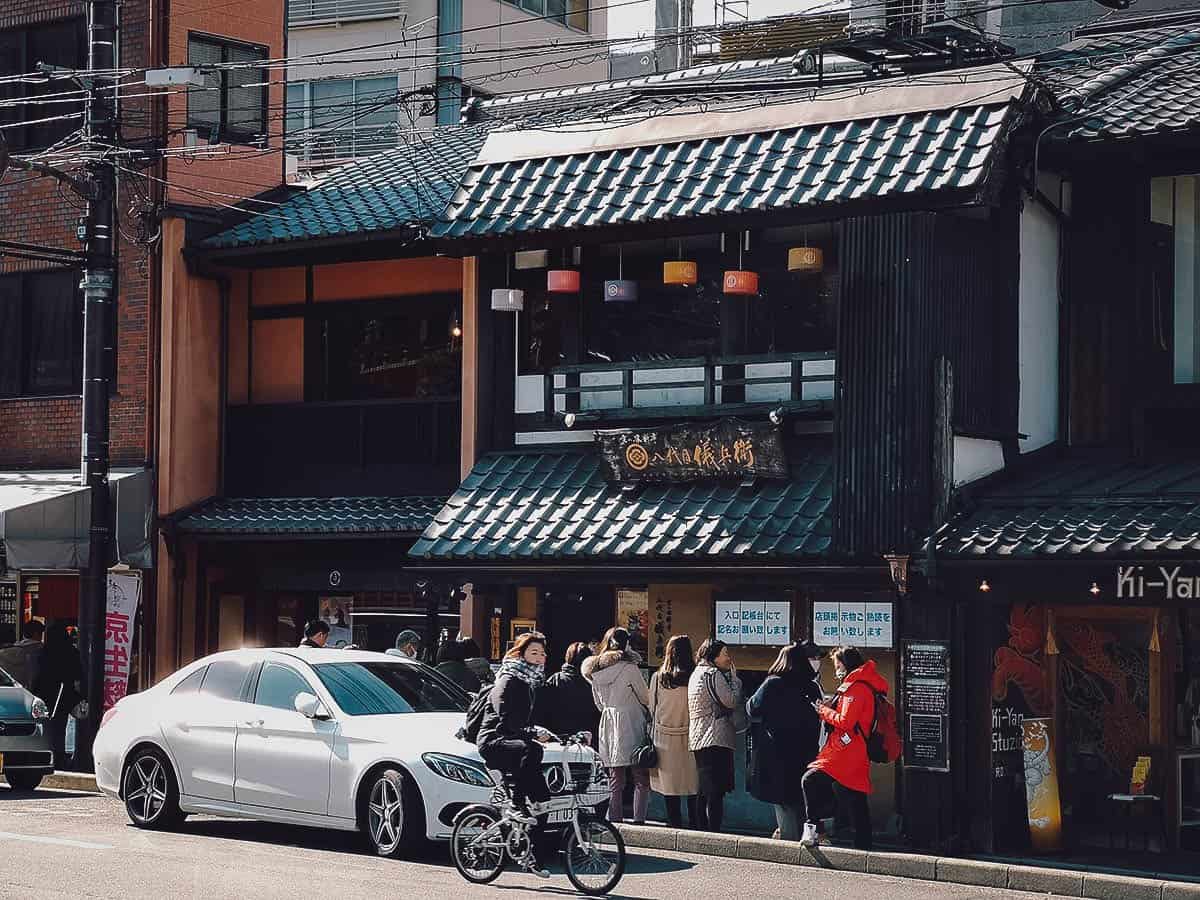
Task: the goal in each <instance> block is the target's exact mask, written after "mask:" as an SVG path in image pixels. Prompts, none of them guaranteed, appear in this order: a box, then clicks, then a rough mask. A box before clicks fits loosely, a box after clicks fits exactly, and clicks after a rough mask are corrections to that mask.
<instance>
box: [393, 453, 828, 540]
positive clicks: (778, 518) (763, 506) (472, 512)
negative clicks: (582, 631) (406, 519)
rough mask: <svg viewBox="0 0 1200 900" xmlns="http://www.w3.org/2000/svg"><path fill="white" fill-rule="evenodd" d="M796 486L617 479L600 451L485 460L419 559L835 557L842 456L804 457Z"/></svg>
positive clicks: (441, 516) (796, 456) (792, 482)
mask: <svg viewBox="0 0 1200 900" xmlns="http://www.w3.org/2000/svg"><path fill="white" fill-rule="evenodd" d="M790 468H791V476H792V477H791V479H789V480H788V481H765V480H759V481H757V482H755V483H754V484H752V485H748V486H743V485H734V484H729V483H721V482H703V483H694V484H674V485H642V486H639V487H638V488H637V489H635V490H630V491H625V490H622V489H621V488H620V487H615V486H613V485H611V484H609V483H608V481H607V480H606V479H605V477H604V473H603V471H602V469H601V464H600V459H599V457H598V456H597V455H596V454H595V453H593V452H586V453H584V452H579V451H576V450H546V451H543V452H527V453H502V454H493V455H490V456H485V457H484V458H483V459H481V460H480V461H479V462H478V463H476V465H475V468H474V469H473V470H472V471H471V473H470V474H469V475H468V476H467V477H466V479H465V480H464V481H463V484H462V486H461V487H460V488H459V489H458V491H457V492H456V493H455V494H454V496H452V497H451V498H450V500H449V501H448V502H447V503H446V506H445V508H444V509H442V510H441V511H440V512H438V513H437V515H435V516H434V517H433V521H432V523H431V524H430V525H429V527H428V528H426V529H425V533H424V534H423V535H422V536H421V538H420V539H419V540H418V541H417V542H416V544H415V545H414V546H413V549H412V551H411V552H412V555H413V556H416V557H421V558H425V559H439V560H490V561H505V560H512V561H527V560H537V559H570V560H580V559H585V558H586V559H588V560H596V559H614V558H623V559H626V558H627V559H644V560H653V559H680V558H700V559H705V560H708V561H714V560H725V559H735V558H736V559H744V558H747V557H751V558H755V559H772V560H775V559H781V560H783V559H811V558H816V557H821V556H825V555H827V554H828V552H829V544H830V535H831V529H832V519H831V516H832V511H831V509H830V499H831V497H832V451H831V448H830V447H829V445H828V444H827V443H819V444H816V445H810V446H807V447H805V448H804V449H803V450H802V451H800V452H798V453H793V455H792V460H791V463H790Z"/></svg>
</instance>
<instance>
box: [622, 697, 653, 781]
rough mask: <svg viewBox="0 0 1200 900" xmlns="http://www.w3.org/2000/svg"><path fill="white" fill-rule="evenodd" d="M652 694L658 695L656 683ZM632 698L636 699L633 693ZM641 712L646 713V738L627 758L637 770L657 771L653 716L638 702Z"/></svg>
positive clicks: (644, 705)
mask: <svg viewBox="0 0 1200 900" xmlns="http://www.w3.org/2000/svg"><path fill="white" fill-rule="evenodd" d="M629 690H631V691H632V690H633V685H632V684H631V685H630V686H629ZM654 692H655V694H656V695H657V693H658V682H657V681H656V682H654ZM633 696H634V698H635V699H636V697H637V692H636V691H634V694H633ZM638 706H640V707H641V708H642V710H643V712H645V713H646V738H645V740H644V741H642V743H641V744H640V745H639V746H638V747H636V748H635V749H634V751H633V754H632V755H631V756H630V757H629V762H630V765H632V766H633V767H634V768H637V769H657V768H658V748H657V747H655V746H654V716H653V715H651V714H650V710H649V709H648V708H647V707H646V704H644V703H642V701H641V700H638Z"/></svg>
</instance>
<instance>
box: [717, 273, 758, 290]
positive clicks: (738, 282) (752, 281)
mask: <svg viewBox="0 0 1200 900" xmlns="http://www.w3.org/2000/svg"><path fill="white" fill-rule="evenodd" d="M722 283H723V285H724V288H725V293H726V294H737V295H739V296H748V297H752V296H754V295H756V294H757V293H758V273H757V272H747V271H745V270H743V269H730V270H729V271H728V272H726V273H725V278H724V281H723V282H722Z"/></svg>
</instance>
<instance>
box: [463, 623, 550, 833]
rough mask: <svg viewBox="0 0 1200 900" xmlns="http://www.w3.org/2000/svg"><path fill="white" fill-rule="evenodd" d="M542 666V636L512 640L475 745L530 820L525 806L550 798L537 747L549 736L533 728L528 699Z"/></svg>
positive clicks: (529, 634) (541, 678)
mask: <svg viewBox="0 0 1200 900" xmlns="http://www.w3.org/2000/svg"><path fill="white" fill-rule="evenodd" d="M545 665H546V638H545V635H542V634H538V633H537V632H536V631H531V632H526V633H525V634H523V635H521V636H520V637H519V638H517V641H516V643H515V644H513V646H512V649H511V650H509V651H508V653H506V654H505V655H504V661H503V662H502V663H501V664H500V672H499V674H498V675H497V676H496V683H495V684H494V685H492V691H491V694H490V695H489V698H490V700H491V702H490V704H489V706H488V709H487V710H486V711H485V712H484V715H483V722H482V723H481V724H480V726H479V735H478V737H477V739H476V742H475V743H476V746H477V747H478V748H479V755H480V756H482V757H483V760H484V762H486V763H487V764H488V767H489V768H492V769H496V770H499V771H501V772H503V773H504V775H505V779H506V781H508V784H509V788H510V789H511V791H512V797H513V803H514V804H515V805H516V807H517V810H518V812H519V813H520V814H522V815H524V816H526V817H527V818H528V819H529V820H530V821H532V820H533V818H534V814H533V813H531V811H530V809H529V806H528V804H529V803H544V802H545V801H547V800H549V799H550V791H549V790H548V789H547V787H546V781H545V779H544V778H543V777H542V744H544V743H546V741H548V740H550V739H551V737H552V735H551V734H550V732H548V731H547V730H546V729H544V728H539V727H537V726H535V725H533V701H534V698H535V696H536V695H537V690H538V688H540V687H541V686H542V682H543V681H544V679H545V675H544V672H543V670H544V667H545Z"/></svg>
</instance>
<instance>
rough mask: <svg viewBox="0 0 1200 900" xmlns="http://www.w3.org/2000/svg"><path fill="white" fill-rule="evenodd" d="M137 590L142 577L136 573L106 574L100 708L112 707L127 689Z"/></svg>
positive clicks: (140, 586) (138, 592) (139, 589)
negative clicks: (106, 587)
mask: <svg viewBox="0 0 1200 900" xmlns="http://www.w3.org/2000/svg"><path fill="white" fill-rule="evenodd" d="M141 590H142V579H141V578H140V577H139V576H137V575H109V576H108V603H107V609H106V612H105V616H104V697H103V702H102V704H101V711H106V710H108V709H110V708H112V707H113V706H114V705H116V703H117V701H118V700H120V699H121V698H122V697H124V696H125V693H126V691H128V690H129V668H130V665H129V664H130V657H131V655H132V650H133V627H134V622H135V621H136V618H137V606H138V598H139V595H140V594H141Z"/></svg>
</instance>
